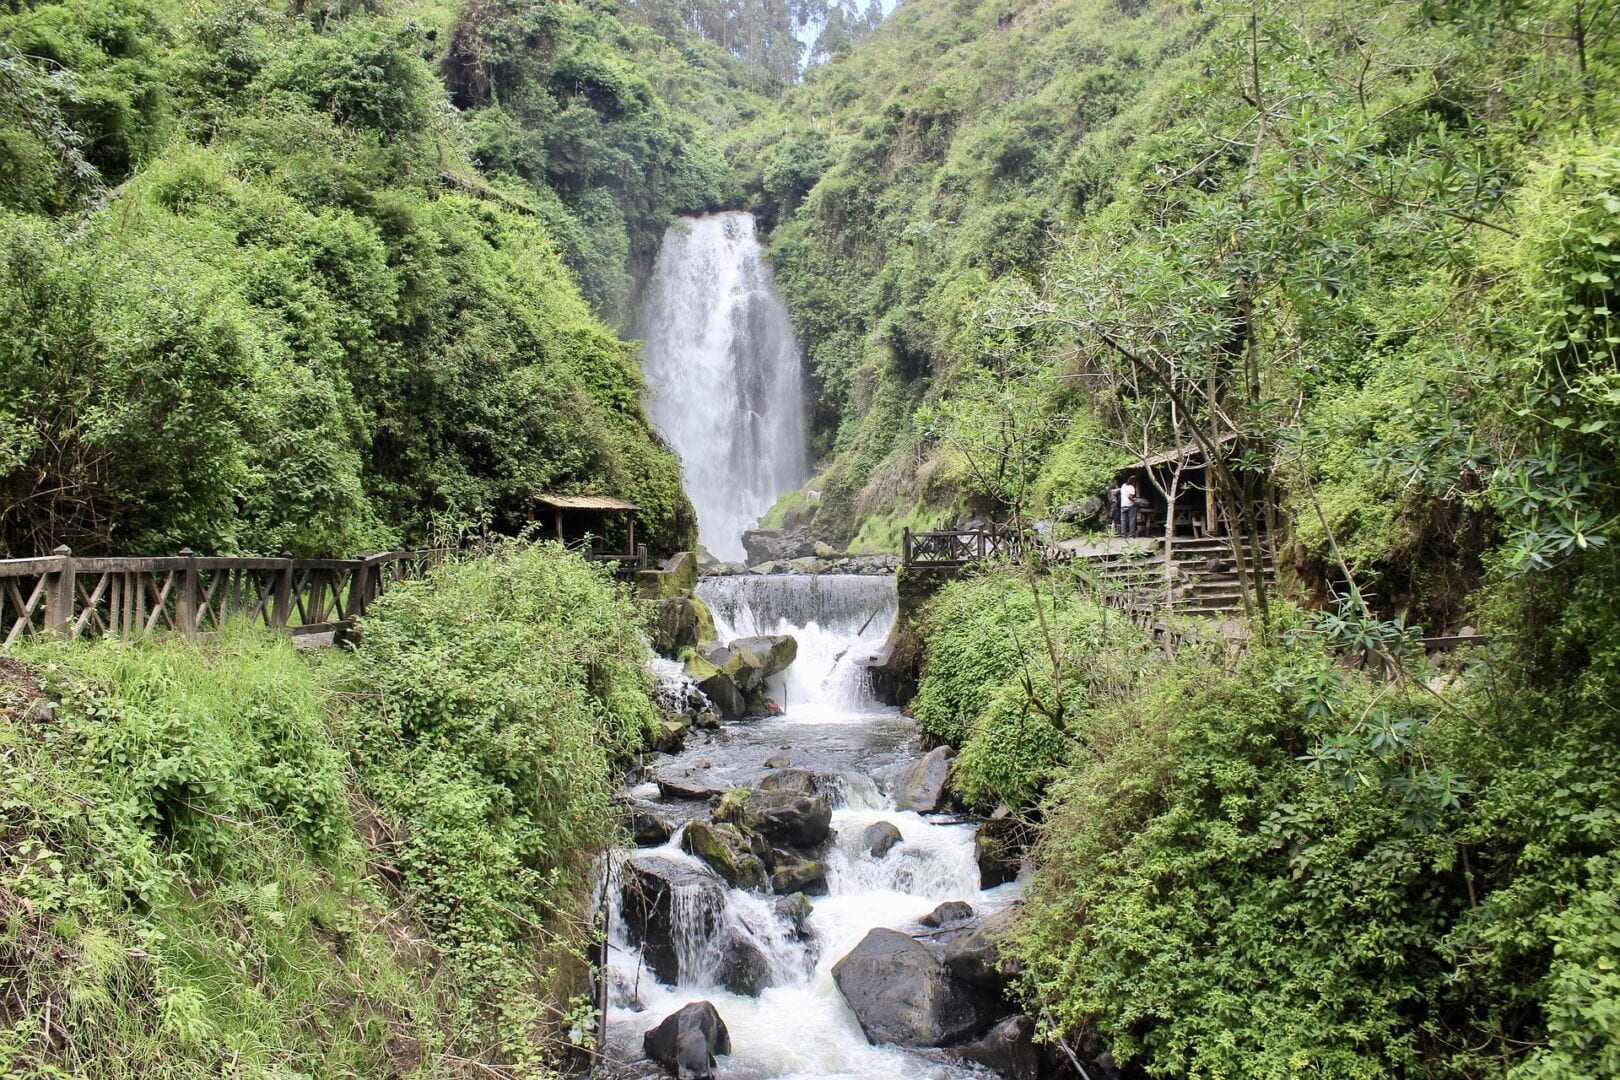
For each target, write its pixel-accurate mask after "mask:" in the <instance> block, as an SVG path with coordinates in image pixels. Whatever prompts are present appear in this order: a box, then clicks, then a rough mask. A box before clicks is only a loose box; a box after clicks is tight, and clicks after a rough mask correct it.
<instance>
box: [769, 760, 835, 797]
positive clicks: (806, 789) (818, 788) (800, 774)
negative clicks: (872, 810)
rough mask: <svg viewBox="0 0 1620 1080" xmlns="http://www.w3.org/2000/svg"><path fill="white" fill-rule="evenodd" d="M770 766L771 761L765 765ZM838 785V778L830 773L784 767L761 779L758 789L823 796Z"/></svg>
mask: <svg viewBox="0 0 1620 1080" xmlns="http://www.w3.org/2000/svg"><path fill="white" fill-rule="evenodd" d="M770 764H771V763H770V762H769V761H767V762H766V763H765V765H766V767H770ZM837 783H838V777H837V776H834V775H832V774H830V773H817V772H811V771H810V770H809V769H799V768H785V767H784V768H780V769H777V771H775V772H773V773H771V774H770V775H769V776H765V777H761V778H760V781H759V784H758V787H759V789H760V790H761V791H792V792H797V793H798V794H800V795H821V794H824V793H825V792H826V791H827V789H828V788H830V787H833V786H834V785H836V784H837Z"/></svg>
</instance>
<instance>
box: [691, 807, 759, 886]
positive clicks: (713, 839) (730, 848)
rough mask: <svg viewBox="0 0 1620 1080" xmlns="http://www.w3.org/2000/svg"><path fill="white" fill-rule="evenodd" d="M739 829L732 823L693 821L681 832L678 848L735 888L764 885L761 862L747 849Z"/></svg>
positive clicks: (745, 839) (746, 840)
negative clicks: (698, 860)
mask: <svg viewBox="0 0 1620 1080" xmlns="http://www.w3.org/2000/svg"><path fill="white" fill-rule="evenodd" d="M748 848H749V843H748V839H747V837H745V836H744V835H743V833H742V830H741V829H739V828H737V827H736V826H734V825H709V824H707V823H705V822H702V821H694V822H692V823H691V824H690V825H688V826H687V827H686V831H685V832H684V833H682V834H681V850H683V851H685V852H686V853H687V854H689V855H694V856H696V857H697V858H699V859H702V860H703V861H704V862H706V863H708V864H709V866H710V867H711V868H712V869H713V870H714V872H715V873H717V874H719V875H720V876H721V877H722V878H724V879H725V882H726V884H728V885H730V886H732V887H733V888H738V889H758V890H763V889H764V888H765V883H766V876H765V863H764V862H763V861H761V860H760V858H759V856H757V855H755V854H754V853H753V852H751V851H749V850H748Z"/></svg>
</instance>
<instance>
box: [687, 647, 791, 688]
mask: <svg viewBox="0 0 1620 1080" xmlns="http://www.w3.org/2000/svg"><path fill="white" fill-rule="evenodd" d="M798 655H799V643H798V641H796V640H795V639H794V638H793V636H792V635H791V634H766V635H761V636H759V637H745V638H736V639H734V640H732V641H730V642H727V643H726V645H725V647H724V648H720V649H715V650H714V651H712V652H710V653H709V657H708V658H709V663H711V664H713V665H714V666H715V667H716V668H718V669H719V671H720V673H721V674H722V675H726V676H728V677H729V678H730V679H731V681H732V682H734V683H736V684H737V689H739V690H741V691H742V692H743V693H745V694H746V693H749V692H750V691H753V690H758V689H760V688H761V687H763V686H764V685H765V680H766V679H768V678H770V677H771V676H772V675H775V674H777V673H779V672H782V671H786V670H787V667H788V665H789V664H791V663H793V661H794V658H796V657H797V656H798Z"/></svg>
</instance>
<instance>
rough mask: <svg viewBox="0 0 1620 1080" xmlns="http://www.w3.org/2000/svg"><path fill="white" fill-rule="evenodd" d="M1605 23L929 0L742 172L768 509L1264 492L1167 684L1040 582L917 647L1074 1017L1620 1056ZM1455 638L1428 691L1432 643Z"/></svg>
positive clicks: (1552, 1060)
mask: <svg viewBox="0 0 1620 1080" xmlns="http://www.w3.org/2000/svg"><path fill="white" fill-rule="evenodd" d="M1615 20H1616V14H1615V12H1614V11H1613V10H1611V9H1609V8H1607V7H1602V6H1600V7H1599V8H1597V9H1593V8H1591V7H1589V6H1586V5H1584V4H1563V3H1545V4H1542V3H1537V4H1496V3H1490V4H1450V3H1443V2H1441V3H1433V4H1426V5H1423V6H1422V7H1421V8H1397V7H1391V6H1390V5H1384V4H1378V3H1363V4H1350V5H1345V4H1334V5H1314V4H1306V5H1297V4H1296V5H1273V4H1264V3H1253V4H1248V5H1238V4H1218V5H1213V6H1207V5H1179V4H1119V3H1114V2H1108V3H1104V2H1095V0H1073V2H1067V3H1065V2H1063V0H1059V2H1057V3H1050V4H1044V3H1043V4H1012V5H972V4H963V3H929V2H926V0H917V2H914V3H911V4H908V5H906V6H904V7H902V8H901V9H900V11H899V12H898V13H897V15H896V16H895V18H894V19H893V20H892V21H891V22H890V23H889V24H888V25H886V26H885V27H883V28H881V29H880V30H879V31H877V32H876V33H875V34H873V35H872V36H871V37H870V38H869V39H868V40H867V41H865V42H863V43H862V44H861V45H860V46H858V47H857V48H856V49H854V50H852V51H851V52H850V53H848V54H847V55H846V56H845V57H843V58H842V59H841V60H838V61H835V62H833V63H831V64H829V65H827V66H826V67H825V68H824V69H822V70H819V71H816V72H813V73H811V75H810V76H809V77H808V78H807V79H806V83H805V85H804V86H803V87H802V88H799V89H797V90H795V91H792V92H791V93H790V94H789V101H790V102H791V107H790V108H789V109H787V110H786V111H785V115H783V116H780V117H772V118H768V119H766V120H762V121H761V122H759V123H756V124H755V125H753V126H751V127H750V128H748V129H745V130H744V131H742V132H740V133H738V134H737V135H736V136H735V137H734V138H733V140H732V142H731V143H730V145H729V146H728V152H729V153H730V154H731V155H732V157H733V160H734V161H736V162H737V163H738V166H739V168H742V169H744V170H745V172H746V181H747V184H748V186H749V190H750V192H751V194H752V197H753V198H754V200H755V203H756V205H757V206H758V207H759V208H760V209H761V210H762V211H763V212H764V213H765V214H766V215H768V216H769V217H771V218H772V219H774V221H775V223H776V224H775V230H774V233H773V236H772V247H771V251H772V254H773V256H774V258H775V259H776V261H777V265H778V273H779V279H780V280H781V282H782V285H783V289H784V291H785V293H786V294H787V296H788V297H789V301H790V305H791V307H792V309H793V313H794V317H795V319H796V320H797V321H798V324H799V326H800V327H801V329H802V330H803V332H804V333H805V335H806V337H807V339H808V345H809V350H810V356H811V359H812V363H813V366H814V373H815V377H816V379H817V381H818V384H819V386H820V388H821V391H822V394H821V403H822V411H821V413H820V415H819V417H818V424H819V436H818V437H819V439H820V440H821V441H820V443H819V444H818V449H819V450H820V451H821V452H822V454H823V458H822V465H821V472H820V475H818V476H817V477H815V478H814V479H812V480H811V481H810V483H809V484H808V485H807V488H809V489H813V490H816V491H818V492H819V493H820V495H819V499H811V498H806V497H803V496H794V497H791V498H789V499H786V500H784V501H783V502H782V503H781V504H780V505H779V507H778V509H777V510H776V511H775V513H774V517H775V518H776V519H779V520H782V521H784V522H803V523H808V524H809V525H810V526H811V527H812V528H813V529H814V530H815V531H817V532H818V533H820V534H822V535H825V536H827V537H828V538H831V539H836V540H849V539H853V540H854V541H855V542H856V543H857V544H879V545H882V544H885V543H889V542H892V540H891V533H892V532H893V530H895V529H896V528H897V527H898V526H900V525H903V524H910V525H912V526H913V527H915V526H916V525H918V524H920V523H927V522H931V521H936V520H938V519H939V518H941V517H946V516H954V515H957V514H961V513H964V512H975V513H990V514H994V515H996V516H998V517H1004V518H1013V519H1017V518H1025V519H1028V518H1031V517H1039V516H1041V515H1043V514H1044V513H1045V512H1046V511H1048V510H1049V509H1050V508H1052V507H1054V506H1056V505H1057V504H1059V503H1065V502H1078V501H1080V500H1082V499H1083V498H1084V497H1085V496H1088V495H1092V494H1097V493H1098V492H1099V491H1100V490H1101V488H1102V486H1103V483H1104V482H1105V481H1106V479H1107V477H1108V476H1109V475H1111V473H1112V470H1113V469H1114V468H1115V467H1117V466H1120V465H1123V464H1126V463H1128V462H1130V461H1131V460H1133V459H1136V458H1138V457H1140V456H1142V455H1145V454H1147V453H1150V452H1152V451H1156V450H1160V449H1165V448H1168V447H1172V446H1177V445H1180V444H1184V443H1187V442H1189V441H1193V440H1199V441H1201V442H1203V443H1204V444H1206V445H1213V446H1217V447H1220V448H1221V450H1220V453H1219V455H1218V457H1217V460H1218V461H1219V462H1220V463H1221V469H1223V470H1224V471H1225V475H1222V476H1220V477H1219V483H1220V490H1219V496H1220V498H1221V500H1222V501H1223V502H1224V503H1225V505H1226V509H1227V511H1228V514H1229V520H1232V521H1234V522H1236V521H1238V520H1240V519H1242V518H1244V517H1245V516H1246V515H1247V514H1248V512H1249V508H1251V507H1254V506H1257V505H1266V504H1270V505H1272V506H1275V507H1277V509H1278V510H1279V511H1280V513H1278V515H1277V518H1276V526H1275V531H1274V532H1273V533H1272V536H1271V540H1272V542H1273V544H1274V546H1275V547H1276V548H1277V549H1278V550H1279V552H1280V554H1281V559H1282V563H1283V566H1284V569H1285V574H1284V577H1283V580H1282V581H1281V582H1280V585H1279V588H1278V590H1276V591H1274V592H1273V594H1272V595H1271V596H1270V597H1269V600H1270V602H1269V603H1261V604H1259V605H1257V606H1256V608H1255V610H1254V613H1253V614H1254V618H1253V620H1252V621H1251V623H1250V625H1249V627H1248V629H1249V631H1250V633H1251V634H1252V637H1251V638H1250V639H1249V644H1248V645H1247V646H1246V647H1245V648H1243V649H1241V650H1235V651H1231V650H1227V649H1224V648H1211V647H1209V646H1202V645H1198V644H1197V643H1196V642H1194V643H1190V644H1189V643H1184V644H1182V645H1181V646H1180V647H1179V648H1178V649H1176V650H1175V652H1174V655H1173V657H1171V658H1166V659H1160V658H1158V657H1156V656H1155V655H1154V654H1152V653H1148V652H1144V651H1143V650H1142V648H1141V646H1140V644H1139V643H1137V642H1136V641H1133V640H1132V639H1131V638H1130V637H1129V636H1125V635H1116V634H1113V633H1103V632H1101V631H1100V630H1099V629H1097V628H1099V627H1101V626H1102V625H1103V612H1101V611H1098V610H1095V609H1092V608H1090V607H1089V606H1088V604H1089V601H1088V599H1087V595H1088V594H1087V590H1086V589H1085V588H1083V587H1077V585H1076V584H1075V583H1074V582H1069V581H1066V580H1061V579H1060V580H1052V578H1051V577H1050V576H1048V575H1045V574H1043V573H1042V572H1041V570H1040V568H1038V567H1037V568H1029V567H1024V568H1017V567H1014V568H1008V569H1006V570H1004V571H1002V572H996V573H992V574H990V575H988V576H986V577H983V578H981V579H978V580H974V581H971V582H962V583H957V584H954V585H952V586H950V587H949V588H947V589H946V590H945V591H944V592H943V593H941V594H940V595H939V596H938V597H937V598H936V599H935V600H934V601H933V603H932V605H931V607H930V609H929V611H928V613H927V614H926V615H925V617H924V619H923V622H922V630H923V632H924V636H925V638H927V645H928V659H927V667H926V673H925V678H924V680H923V683H922V686H921V689H920V693H919V696H918V699H917V703H916V712H917V715H918V718H919V720H921V721H922V722H923V723H924V724H925V726H927V727H928V728H929V729H930V730H931V731H933V732H934V733H935V734H937V735H940V736H941V737H944V738H947V739H950V740H951V741H953V742H957V743H958V744H959V745H960V747H961V750H962V752H961V755H960V756H959V758H958V759H957V765H956V767H955V768H956V775H957V778H958V780H959V782H960V783H961V786H962V788H963V790H964V792H965V793H966V794H967V795H968V796H969V797H970V798H972V799H974V800H975V801H977V802H979V803H980V804H982V805H984V806H985V807H987V808H988V806H990V805H992V804H994V803H995V802H997V801H1006V802H1009V803H1011V804H1014V805H1015V806H1016V805H1020V804H1021V805H1022V807H1023V810H1024V812H1025V814H1026V815H1027V817H1028V818H1029V819H1030V820H1031V821H1032V822H1033V823H1036V824H1037V825H1038V829H1039V833H1040V837H1041V839H1040V842H1039V845H1038V847H1037V873H1036V877H1035V881H1034V883H1033V887H1032V889H1031V892H1030V897H1029V900H1028V902H1027V903H1026V905H1025V908H1024V912H1025V915H1024V920H1023V923H1022V926H1021V928H1020V929H1019V930H1018V932H1017V935H1016V938H1015V941H1014V942H1013V949H1014V951H1015V953H1016V954H1017V955H1018V956H1019V958H1020V959H1021V961H1022V962H1023V966H1024V974H1023V977H1022V980H1021V983H1020V986H1021V992H1022V993H1023V994H1024V995H1025V1002H1026V1004H1027V1005H1028V1006H1029V1008H1030V1009H1031V1011H1032V1012H1034V1013H1035V1014H1037V1015H1039V1016H1041V1017H1042V1018H1043V1021H1044V1023H1045V1024H1046V1026H1047V1029H1048V1030H1049V1031H1051V1032H1054V1033H1061V1034H1067V1035H1080V1034H1082V1033H1084V1032H1087V1031H1097V1032H1100V1033H1101V1035H1102V1037H1103V1039H1104V1041H1105V1042H1107V1043H1108V1044H1109V1045H1111V1046H1112V1047H1113V1050H1114V1052H1115V1053H1116V1055H1119V1056H1121V1057H1124V1058H1128V1059H1130V1060H1133V1061H1135V1062H1136V1063H1138V1064H1139V1065H1141V1066H1143V1067H1144V1068H1145V1069H1146V1070H1147V1071H1148V1072H1149V1073H1150V1074H1152V1075H1164V1076H1237V1075H1243V1076H1251V1075H1252V1076H1282V1075H1295V1074H1298V1073H1301V1072H1314V1073H1319V1074H1323V1075H1332V1076H1385V1075H1409V1076H1458V1077H1461V1076H1486V1075H1492V1076H1494V1075H1513V1076H1547V1077H1552V1076H1558V1077H1566V1076H1567V1077H1576V1076H1599V1075H1614V1074H1615V1073H1617V1072H1620V1028H1617V1027H1616V1025H1615V1021H1614V1018H1615V1015H1616V1013H1615V1007H1614V1002H1615V1000H1616V997H1617V994H1620V984H1617V983H1616V980H1615V977H1614V971H1615V970H1617V968H1620V949H1617V944H1616V942H1617V938H1616V926H1617V923H1616V921H1615V906H1614V899H1613V896H1614V890H1615V877H1614V858H1615V851H1616V843H1617V840H1620V836H1617V834H1616V832H1615V829H1614V825H1615V822H1616V821H1617V820H1620V819H1617V818H1616V816H1615V809H1614V808H1615V806H1616V805H1620V803H1617V799H1620V792H1617V791H1616V790H1615V787H1614V776H1615V769H1614V759H1615V756H1616V752H1617V748H1620V731H1617V730H1616V728H1615V724H1614V718H1615V715H1616V714H1615V709H1614V704H1613V703H1614V701H1615V699H1616V694H1617V692H1620V619H1617V618H1616V616H1615V611H1616V604H1615V601H1616V583H1617V582H1620V563H1617V561H1616V560H1617V557H1620V556H1617V554H1616V548H1615V546H1614V543H1613V540H1614V533H1615V528H1616V523H1617V522H1620V502H1617V501H1616V500H1617V496H1620V487H1617V484H1616V477H1617V475H1620V473H1617V465H1620V461H1617V448H1620V444H1617V443H1616V436H1617V434H1620V428H1617V427H1616V424H1617V422H1620V412H1617V409H1620V390H1617V387H1620V383H1617V381H1616V379H1617V376H1616V370H1617V369H1616V359H1615V358H1616V351H1615V346H1616V345H1617V344H1620V335H1617V334H1616V332H1615V329H1614V322H1613V313H1614V311H1615V310H1616V305H1617V303H1620V295H1617V292H1616V286H1615V269H1616V264H1617V263H1620V251H1617V248H1620V147H1617V146H1616V144H1615V142H1614V139H1613V132H1614V124H1615V121H1616V119H1617V109H1620V96H1617V94H1616V90H1617V85H1616V83H1617V78H1620V66H1617V61H1620V55H1617V51H1616V50H1617V47H1620V46H1617V42H1620V35H1617V34H1616V33H1615V32H1614V31H1615V29H1616V26H1615ZM750 170H751V171H750ZM1217 471H1220V470H1217ZM1245 525H1246V526H1247V527H1248V528H1251V529H1252V528H1254V527H1255V525H1256V522H1255V521H1253V520H1249V521H1246V522H1245ZM1333 593H1337V598H1336V599H1335V598H1334V597H1333V595H1332V594H1333ZM1046 598H1049V602H1048V599H1046ZM1260 599H1267V598H1264V597H1261V598H1260ZM1291 599H1292V600H1310V601H1314V602H1316V603H1318V604H1321V602H1322V601H1323V600H1324V599H1326V600H1327V604H1326V608H1327V611H1326V613H1325V614H1324V613H1317V614H1315V615H1309V616H1307V615H1303V614H1301V613H1300V612H1299V611H1298V609H1297V608H1295V607H1294V606H1293V604H1292V603H1290V602H1287V601H1289V600H1291ZM1464 623H1471V624H1473V625H1474V626H1476V627H1480V628H1483V629H1484V630H1486V631H1487V632H1488V633H1491V634H1492V635H1493V640H1492V645H1491V647H1490V648H1489V649H1488V650H1481V651H1477V652H1476V651H1469V652H1468V653H1467V654H1466V655H1462V656H1459V657H1457V658H1456V659H1455V660H1453V661H1452V663H1451V666H1450V668H1449V669H1448V670H1443V671H1437V670H1434V669H1433V668H1432V667H1430V666H1429V664H1428V661H1426V660H1425V659H1424V658H1423V657H1422V655H1421V650H1419V649H1416V648H1415V646H1414V644H1413V642H1414V640H1415V638H1416V635H1417V633H1418V631H1417V629H1416V626H1417V624H1424V625H1427V626H1429V627H1430V628H1432V629H1455V628H1456V627H1458V626H1460V625H1463V624H1464ZM1182 629H1183V630H1185V628H1182ZM1058 702H1061V705H1062V707H1061V708H1056V707H1055V705H1056V703H1058ZM1037 792H1039V793H1038V794H1037Z"/></svg>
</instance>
